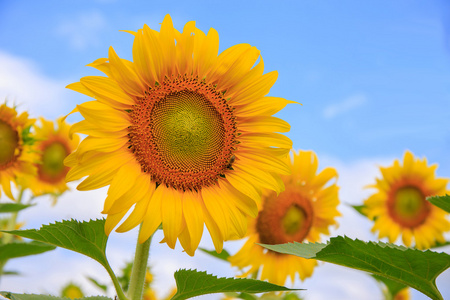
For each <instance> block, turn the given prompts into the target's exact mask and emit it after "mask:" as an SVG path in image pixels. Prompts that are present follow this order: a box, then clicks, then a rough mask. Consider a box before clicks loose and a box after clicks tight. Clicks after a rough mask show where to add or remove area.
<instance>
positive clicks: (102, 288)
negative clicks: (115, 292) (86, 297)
mask: <svg viewBox="0 0 450 300" xmlns="http://www.w3.org/2000/svg"><path fill="white" fill-rule="evenodd" d="M87 279H88V280H89V281H90V282H92V283H93V284H94V285H95V286H96V287H98V288H99V289H101V290H102V291H104V292H107V291H108V286H107V285H106V284H101V283H99V282H98V281H97V280H95V279H94V278H92V277H87Z"/></svg>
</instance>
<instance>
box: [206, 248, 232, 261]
mask: <svg viewBox="0 0 450 300" xmlns="http://www.w3.org/2000/svg"><path fill="white" fill-rule="evenodd" d="M199 249H200V250H202V251H203V252H205V253H208V254H209V255H211V256H214V257H215V258H218V259H221V260H224V261H226V262H228V257H230V254H229V253H228V252H227V250H225V249H223V250H222V252H221V253H217V252H216V251H215V250H207V249H204V248H199Z"/></svg>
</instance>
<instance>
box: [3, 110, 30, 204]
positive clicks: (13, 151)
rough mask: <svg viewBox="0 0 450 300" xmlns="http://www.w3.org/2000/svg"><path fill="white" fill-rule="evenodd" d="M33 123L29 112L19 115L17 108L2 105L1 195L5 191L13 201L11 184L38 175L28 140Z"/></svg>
mask: <svg viewBox="0 0 450 300" xmlns="http://www.w3.org/2000/svg"><path fill="white" fill-rule="evenodd" d="M33 122H34V119H29V118H28V113H27V112H23V113H21V114H20V115H17V111H16V110H15V108H11V107H8V106H6V103H4V104H2V105H0V186H1V189H0V195H1V192H2V190H3V192H4V193H5V194H6V196H8V197H9V198H11V199H13V200H14V197H13V195H12V193H11V182H14V183H15V182H16V179H17V177H26V176H30V175H33V174H35V173H36V169H35V168H34V166H33V163H32V160H33V155H32V154H31V151H30V147H31V146H30V143H29V140H28V138H29V136H28V133H29V128H30V126H31V125H32V124H33Z"/></svg>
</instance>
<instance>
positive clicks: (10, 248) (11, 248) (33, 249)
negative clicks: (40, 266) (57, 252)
mask: <svg viewBox="0 0 450 300" xmlns="http://www.w3.org/2000/svg"><path fill="white" fill-rule="evenodd" d="M55 248H56V247H55V246H52V245H49V244H46V243H41V242H29V243H25V242H15V243H9V244H4V245H0V261H2V260H7V259H10V258H15V257H22V256H28V255H35V254H41V253H44V252H47V251H50V250H54V249H55Z"/></svg>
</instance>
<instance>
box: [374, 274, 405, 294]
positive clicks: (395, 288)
mask: <svg viewBox="0 0 450 300" xmlns="http://www.w3.org/2000/svg"><path fill="white" fill-rule="evenodd" d="M372 277H373V278H375V279H376V280H377V281H379V282H381V283H382V284H384V285H385V286H386V288H387V291H388V293H389V295H390V299H394V297H395V295H397V293H398V292H400V291H401V290H403V289H404V288H406V287H408V286H407V285H406V284H402V283H400V282H398V281H394V280H390V279H387V278H386V277H383V276H379V275H375V274H372Z"/></svg>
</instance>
